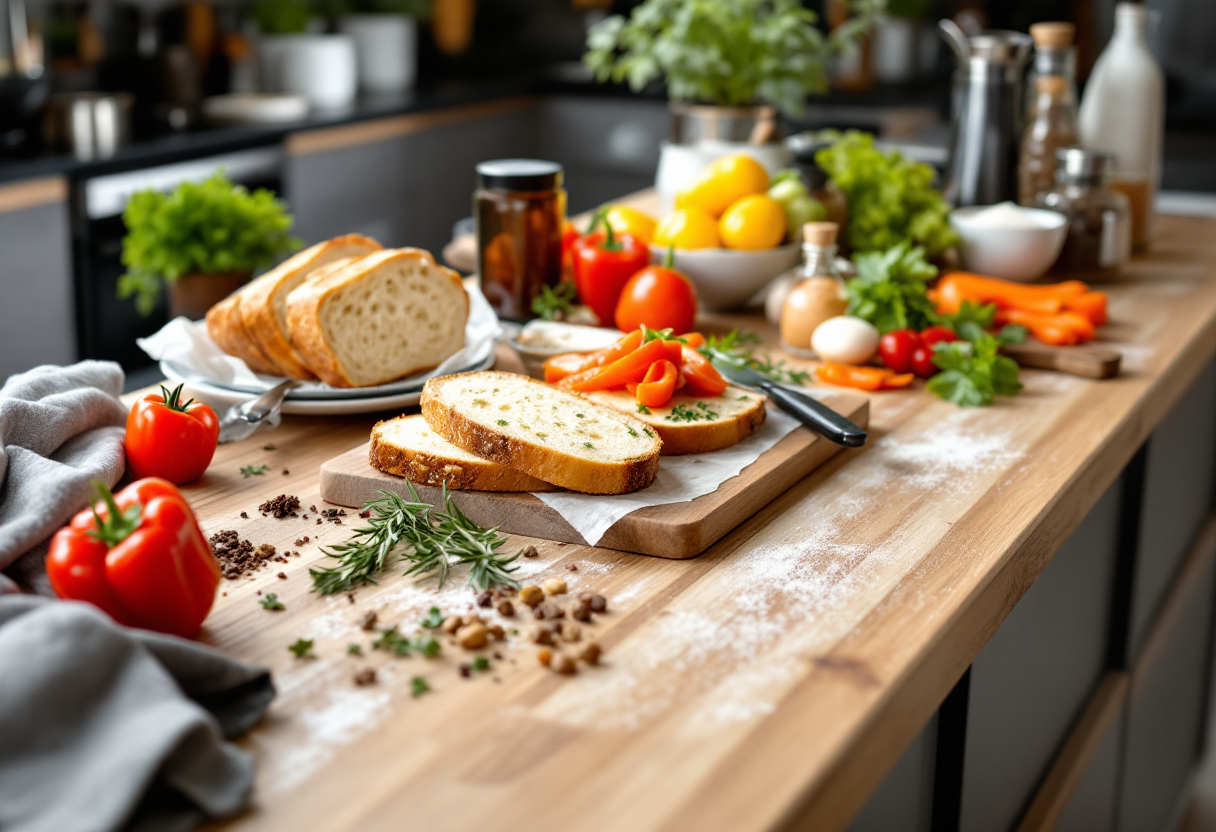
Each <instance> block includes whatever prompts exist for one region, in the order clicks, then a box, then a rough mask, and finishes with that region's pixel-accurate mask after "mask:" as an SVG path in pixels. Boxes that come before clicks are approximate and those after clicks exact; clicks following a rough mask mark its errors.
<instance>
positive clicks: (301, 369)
mask: <svg viewBox="0 0 1216 832" xmlns="http://www.w3.org/2000/svg"><path fill="white" fill-rule="evenodd" d="M383 248H384V247H383V246H381V245H380V244H379V243H377V242H376V241H375V240H373V239H371V238H370V237H364V236H362V235H361V234H347V235H346V236H344V237H335V238H334V239H332V240H326V241H325V242H323V243H318V244H317V245H315V246H313V247H312V248H309V249H305V250H304V251H301V252H300V253H299V254H296V255H293V256H292V257H289V258H288V259H287V260H284V261H283V262H282V263H280V264H279V265H278V266H276V267H275V268H273V269H271V270H270V271H268V272H267V273H266V274H264V275H262V276H261V277H259V278H258V279H257V280H255V281H253V282H252V283H250V284H249V285H248V286H246V287H245V288H244V289H243V290H242V296H241V304H240V306H239V310H240V313H241V320H242V321H244V322H245V328H246V329H248V330H249V334H250V335H252V336H253V338H254V340H256V341H257V343H258V346H260V347H261V348H262V352H264V353H265V354H266V356H267V357H268V358H270V360H271V361H273V362H274V363H275V364H277V365H278V366H279V367H280V368H281V369H282V370H283V372H284V374H286V375H288V376H291V377H292V378H298V379H304V380H308V379H313V378H316V377H317V376H316V374H315V373H314V371H313V370H312V369H311V368H310V367H308V365H307V362H306V361H305V360H304V358H303V356H301V355H300V353H299V351H298V350H297V349H296V348H295V346H294V345H293V344H292V343H291V337H290V335H289V333H288V329H287V296H288V295H289V294H291V291H292V290H293V289H295V288H296V287H297V286H299V285H300V284H301V283H302V282H303V281H304V279H305V278H306V277H308V275H309V273H310V272H312V271H313V270H314V269H317V268H320V267H321V266H324V265H325V264H327V263H332V262H333V261H335V260H342V259H344V258H347V257H359V256H361V255H364V254H370V253H372V252H373V251H380V250H381V249H383Z"/></svg>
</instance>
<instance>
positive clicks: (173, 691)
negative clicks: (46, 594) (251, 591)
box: [0, 595, 274, 832]
mask: <svg viewBox="0 0 1216 832" xmlns="http://www.w3.org/2000/svg"><path fill="white" fill-rule="evenodd" d="M273 698H274V687H273V685H272V684H271V681H270V674H269V672H268V671H267V670H265V669H264V668H255V667H249V666H247V665H244V664H241V663H239V662H236V661H233V660H232V659H229V658H227V657H225V656H223V655H222V654H220V653H217V652H216V651H214V650H211V649H210V648H207V647H204V646H202V645H200V644H196V643H194V642H191V641H187V640H185V639H179V638H173V637H171V636H162V635H158V634H156V633H151V632H146V631H143V630H134V629H126V628H123V627H119V626H118V625H116V624H114V623H113V622H112V621H111V620H110V619H109V618H108V617H107V616H105V615H104V614H102V613H101V612H99V611H97V610H96V609H94V608H93V607H92V606H90V605H88V604H84V603H77V602H73V601H52V600H49V599H46V598H38V597H35V596H31V595H0V830H4V832H114V830H124V832H153V830H155V832H177V830H188V829H191V828H193V827H194V826H195V825H197V824H198V823H200V822H202V821H203V820H204V819H206V818H223V817H229V816H231V815H233V814H234V813H236V812H239V811H240V810H241V809H242V808H243V807H244V806H245V804H246V803H247V801H248V800H249V796H250V793H251V790H252V788H253V760H252V759H251V758H250V756H249V755H248V754H247V753H246V752H244V751H241V750H240V749H238V748H236V747H235V746H233V745H231V744H230V743H228V742H225V738H231V737H234V736H236V735H238V734H241V733H243V732H245V731H246V730H248V729H249V728H250V727H251V726H252V725H254V724H255V723H256V722H257V721H258V720H259V719H261V717H262V715H263V714H264V713H265V711H266V708H267V707H268V706H269V704H270V701H271V699H273Z"/></svg>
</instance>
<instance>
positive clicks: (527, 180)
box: [473, 159, 566, 321]
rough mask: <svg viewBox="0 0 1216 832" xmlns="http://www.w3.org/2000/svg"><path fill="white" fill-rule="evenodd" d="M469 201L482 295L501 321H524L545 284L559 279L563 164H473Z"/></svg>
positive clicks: (529, 161) (515, 161)
mask: <svg viewBox="0 0 1216 832" xmlns="http://www.w3.org/2000/svg"><path fill="white" fill-rule="evenodd" d="M477 179H478V188H477V193H476V194H475V195H474V197H473V216H474V218H475V219H476V222H477V271H478V274H479V275H480V276H481V291H482V294H484V295H485V296H486V300H488V301H489V302H490V306H492V307H493V308H494V311H495V312H496V313H498V316H499V317H500V318H506V319H507V320H512V321H526V320H528V319H530V318H532V317H534V315H533V314H532V300H533V299H534V298H535V297H536V296H537V295H539V294H540V293H541V288H542V287H543V286H556V285H557V284H558V283H559V282H560V281H561V277H562V223H563V222H564V221H565V218H566V192H565V190H564V189H563V188H562V166H561V165H559V164H557V163H556V162H545V161H541V160H538V159H498V160H495V161H491V162H482V163H481V164H479V165H478V166H477Z"/></svg>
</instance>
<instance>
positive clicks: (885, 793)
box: [848, 716, 938, 832]
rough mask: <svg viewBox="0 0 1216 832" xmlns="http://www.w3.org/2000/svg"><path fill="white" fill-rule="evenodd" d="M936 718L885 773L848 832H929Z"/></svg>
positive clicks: (931, 816) (930, 721)
mask: <svg viewBox="0 0 1216 832" xmlns="http://www.w3.org/2000/svg"><path fill="white" fill-rule="evenodd" d="M937 725H938V723H937V717H936V716H934V717H933V718H932V719H930V720H929V724H928V725H926V726H925V727H924V728H923V729H922V730H921V732H920V733H919V734H917V736H916V739H914V740H912V744H911V745H909V746H908V749H907V750H906V751H905V752H904V753H903V756H901V757H900V758H899V759H898V760H897V761H896V763H895V765H894V766H892V767H891V770H890V771H889V772H887V776H886V777H884V778H883V781H882V782H881V783H880V784H879V785H878V788H877V789H875V790H874V793H873V794H872V795H870V799H869V800H868V801H866V805H865V806H864V807H862V809H861V811H860V812H858V813H857V817H855V818H853V822H852V823H851V824H849V827H848V832H891V830H895V829H898V830H899V831H900V832H929V830H930V829H931V828H932V823H933V772H934V767H935V765H936V761H937Z"/></svg>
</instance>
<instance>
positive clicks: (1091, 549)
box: [960, 479, 1122, 832]
mask: <svg viewBox="0 0 1216 832" xmlns="http://www.w3.org/2000/svg"><path fill="white" fill-rule="evenodd" d="M1121 483H1122V480H1121V479H1120V480H1117V481H1116V482H1115V483H1114V485H1112V486H1111V488H1109V489H1108V490H1107V492H1106V493H1105V494H1104V495H1103V496H1102V497H1101V499H1099V500H1098V502H1097V503H1096V504H1095V506H1094V508H1093V510H1092V511H1091V512H1090V514H1089V516H1087V517H1086V518H1085V520H1084V521H1083V522H1082V523H1081V525H1080V526H1079V527H1078V528H1077V530H1076V532H1074V533H1073V535H1072V536H1071V537H1070V538H1069V539H1068V540H1067V541H1066V542H1065V543H1064V545H1063V546H1062V547H1061V548H1060V551H1059V552H1058V553H1056V556H1055V557H1054V558H1053V559H1052V561H1051V563H1049V564H1048V565H1047V568H1046V569H1044V570H1043V572H1042V574H1041V575H1039V578H1038V580H1036V581H1035V583H1034V585H1033V586H1031V587H1030V589H1029V590H1027V592H1026V594H1025V595H1024V596H1023V597H1022V599H1021V601H1019V602H1018V605H1017V606H1016V607H1015V608H1014V609H1013V611H1012V612H1011V613H1010V614H1009V616H1008V617H1007V618H1006V619H1005V621H1004V623H1003V624H1002V625H1001V627H1000V629H999V630H997V632H996V634H995V635H994V636H993V637H992V639H991V640H990V641H989V642H988V644H987V645H985V647H984V649H983V651H982V652H981V653H980V655H979V656H978V657H977V658H976V660H975V662H974V664H973V665H972V668H971V688H970V697H969V702H968V713H967V728H966V744H965V749H964V759H963V778H962V807H961V820H960V828H961V829H962V830H964V832H993V831H994V830H1008V829H1012V828H1013V827H1014V824H1015V823H1016V822H1017V820H1018V818H1019V817H1020V816H1021V814H1022V812H1023V811H1024V810H1025V808H1026V806H1027V804H1028V802H1029V801H1030V799H1031V797H1032V796H1033V794H1034V792H1035V790H1036V788H1037V786H1038V784H1039V782H1040V781H1041V780H1042V778H1043V776H1044V774H1045V773H1046V771H1047V769H1048V767H1049V766H1050V764H1051V762H1052V760H1053V759H1054V758H1055V755H1056V753H1057V752H1058V750H1059V748H1060V747H1061V745H1062V743H1063V741H1064V739H1065V738H1066V737H1067V735H1068V732H1069V730H1070V729H1071V727H1072V725H1073V723H1074V721H1075V720H1076V719H1077V717H1078V715H1079V714H1080V713H1081V711H1082V709H1083V708H1084V706H1085V704H1086V702H1087V701H1088V699H1089V697H1090V694H1091V692H1092V691H1093V690H1094V688H1095V686H1096V684H1097V682H1098V680H1099V679H1100V678H1101V675H1102V672H1103V669H1104V667H1105V659H1106V652H1107V647H1108V635H1109V629H1110V612H1111V610H1110V607H1111V597H1112V593H1113V586H1114V579H1115V568H1116V561H1117V544H1118V529H1119V510H1120V502H1121V492H1122V487H1121Z"/></svg>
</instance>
